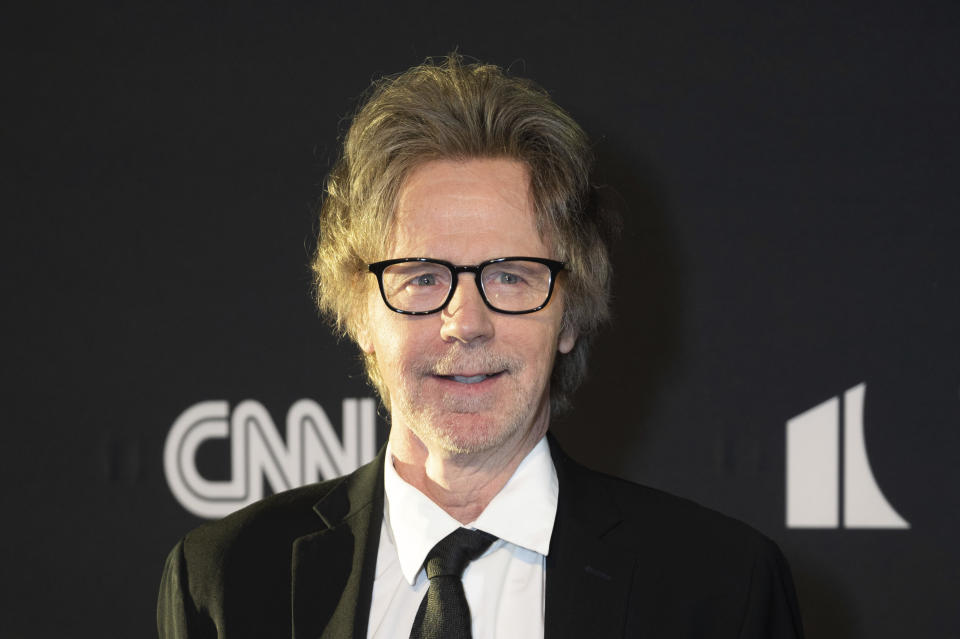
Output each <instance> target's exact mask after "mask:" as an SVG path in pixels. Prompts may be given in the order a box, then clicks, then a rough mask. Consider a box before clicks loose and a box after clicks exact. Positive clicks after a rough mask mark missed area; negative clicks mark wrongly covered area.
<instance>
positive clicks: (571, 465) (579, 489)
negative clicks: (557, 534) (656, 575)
mask: <svg viewBox="0 0 960 639" xmlns="http://www.w3.org/2000/svg"><path fill="white" fill-rule="evenodd" d="M557 452H558V453H559V454H557V455H555V464H556V465H557V470H558V475H559V476H560V477H561V478H562V479H561V491H560V492H561V502H563V503H564V504H566V505H567V507H568V508H569V509H571V511H572V513H571V515H572V517H574V518H579V519H581V520H587V519H589V520H598V519H599V520H604V521H608V522H609V526H608V528H607V530H605V531H604V532H603V534H602V537H603V540H604V542H605V543H606V544H608V545H610V546H613V547H616V548H617V549H618V550H620V551H621V552H625V553H627V554H630V555H633V556H634V557H636V558H638V559H639V560H641V561H642V562H643V563H645V564H646V565H647V566H648V567H649V568H652V567H654V566H658V565H662V566H663V569H664V570H667V569H668V567H667V564H669V565H670V566H672V569H671V570H670V572H671V573H674V574H676V572H677V571H678V570H679V569H681V568H688V569H691V570H692V569H695V570H696V572H697V574H699V575H701V577H704V578H707V579H709V577H708V576H709V575H715V576H717V577H718V578H720V579H725V578H726V577H727V576H731V575H737V576H738V577H737V578H738V579H739V580H741V581H743V580H747V581H749V579H750V574H751V573H752V572H753V571H754V570H756V569H757V568H758V566H767V567H769V569H771V570H782V569H784V568H785V567H786V562H785V560H784V559H783V555H782V553H781V552H780V550H779V548H778V547H777V545H776V544H775V543H774V542H773V541H772V540H771V539H770V538H769V537H767V536H766V535H764V534H763V533H761V532H759V531H758V530H756V529H755V528H753V527H751V526H749V525H748V524H746V523H744V522H742V521H739V520H737V519H734V518H733V517H729V516H727V515H724V514H722V513H720V512H717V511H715V510H712V509H710V508H707V507H704V506H702V505H700V504H697V503H696V502H694V501H691V500H689V499H685V498H683V497H678V496H676V495H671V494H669V493H667V492H664V491H662V490H658V489H655V488H651V487H649V486H643V485H640V484H636V483H633V482H630V481H627V480H624V479H621V478H618V477H613V476H611V475H607V474H604V473H600V472H597V471H594V470H590V469H588V468H586V467H584V466H582V465H580V464H579V463H577V462H576V461H574V460H572V459H570V458H569V457H568V456H566V455H565V454H564V453H563V451H557ZM564 493H566V495H565V494H564ZM763 569H764V570H766V569H767V568H763Z"/></svg>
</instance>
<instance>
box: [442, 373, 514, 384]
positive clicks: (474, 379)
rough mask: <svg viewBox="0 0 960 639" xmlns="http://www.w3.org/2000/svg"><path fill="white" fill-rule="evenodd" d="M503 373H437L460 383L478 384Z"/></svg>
mask: <svg viewBox="0 0 960 639" xmlns="http://www.w3.org/2000/svg"><path fill="white" fill-rule="evenodd" d="M501 374H503V371H501V372H499V373H490V374H480V375H438V377H442V378H443V379H449V380H452V381H454V382H458V383H460V384H479V383H480V382H482V381H484V380H487V379H490V378H492V377H499V376H500V375H501Z"/></svg>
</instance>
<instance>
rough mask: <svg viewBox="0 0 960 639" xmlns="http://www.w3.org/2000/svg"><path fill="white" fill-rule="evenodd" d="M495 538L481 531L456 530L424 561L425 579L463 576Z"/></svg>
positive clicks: (428, 554) (439, 542)
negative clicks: (471, 563)
mask: <svg viewBox="0 0 960 639" xmlns="http://www.w3.org/2000/svg"><path fill="white" fill-rule="evenodd" d="M495 540H496V537H494V536H493V535H490V534H488V533H485V532H483V531H482V530H468V529H467V528H458V529H456V530H454V531H453V532H452V533H450V534H449V535H447V536H446V537H444V538H443V539H441V540H440V541H438V542H437V545H436V546H434V547H433V548H432V549H431V550H430V552H429V553H427V559H426V561H424V568H425V569H426V571H427V578H428V579H433V578H434V577H456V578H457V579H459V578H460V577H461V576H462V575H463V571H464V569H465V568H466V567H467V564H469V563H470V562H471V561H473V560H474V559H476V558H477V557H479V556H480V555H482V554H483V553H484V552H486V550H487V548H489V547H490V544H492V543H493V542H494V541H495Z"/></svg>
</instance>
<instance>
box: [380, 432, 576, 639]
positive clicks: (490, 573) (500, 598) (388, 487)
mask: <svg viewBox="0 0 960 639" xmlns="http://www.w3.org/2000/svg"><path fill="white" fill-rule="evenodd" d="M383 476H384V490H385V499H384V512H383V523H382V525H381V529H380V547H379V550H378V552H377V570H376V576H375V578H374V582H373V599H372V601H371V605H370V620H369V624H368V626H367V637H368V638H370V639H387V638H391V639H392V638H404V639H405V638H406V637H409V636H410V629H411V627H413V621H414V619H415V618H416V615H417V610H418V609H419V608H420V602H421V601H422V600H423V598H424V596H425V595H426V593H427V588H428V587H429V585H430V583H429V580H428V579H427V576H426V573H425V572H424V570H423V562H424V560H425V559H426V557H427V553H428V552H430V549H431V548H433V546H434V545H436V543H437V542H438V541H440V540H441V539H443V538H444V537H446V536H447V535H449V534H450V533H451V532H453V531H454V530H456V529H457V528H459V527H460V523H459V522H458V521H457V520H456V519H454V518H453V517H451V516H450V515H448V514H447V513H446V512H445V511H444V510H443V509H442V508H440V507H439V506H437V505H436V504H435V503H434V502H432V501H431V500H430V499H429V498H428V497H427V496H426V495H424V494H423V493H421V492H420V491H419V490H417V489H416V488H414V487H413V486H411V485H410V484H408V483H406V482H405V481H403V480H402V479H401V478H400V475H398V474H397V471H396V470H395V469H394V467H393V456H392V455H391V453H390V446H389V444H388V445H387V452H386V463H385V468H384V473H383ZM558 488H559V485H558V483H557V471H556V469H555V468H554V467H553V460H552V459H551V457H550V448H549V446H548V445H547V440H546V438H545V437H544V438H542V439H541V440H540V441H539V442H538V443H537V445H536V446H535V447H534V448H533V450H531V451H530V452H529V453H528V454H527V456H526V457H524V459H523V461H522V462H520V465H519V466H518V467H517V470H516V471H514V473H513V476H511V477H510V479H509V480H508V481H507V483H506V485H504V487H503V488H502V489H501V490H500V492H499V493H497V495H496V496H495V497H494V498H493V500H492V501H491V502H490V504H489V505H488V506H487V507H486V509H485V510H484V511H483V512H482V513H481V514H480V516H479V517H477V519H476V520H474V521H472V522H471V523H469V524H467V526H466V527H467V528H474V529H478V530H482V531H484V532H487V533H490V534H491V535H494V536H495V537H498V538H499V539H498V540H497V541H495V542H494V543H493V545H492V546H490V548H489V549H488V550H487V552H485V553H484V554H483V555H481V556H480V557H479V558H477V559H476V560H474V561H473V562H471V563H470V564H469V565H468V566H467V568H466V570H464V573H463V588H464V591H465V592H466V595H467V603H468V604H469V605H470V612H471V625H472V631H473V638H474V639H494V638H496V639H510V638H512V637H517V638H518V639H519V638H523V639H537V638H538V637H543V611H544V602H545V591H546V557H547V552H548V550H549V548H550V534H551V533H552V531H553V520H554V518H555V517H556V514H557V494H558Z"/></svg>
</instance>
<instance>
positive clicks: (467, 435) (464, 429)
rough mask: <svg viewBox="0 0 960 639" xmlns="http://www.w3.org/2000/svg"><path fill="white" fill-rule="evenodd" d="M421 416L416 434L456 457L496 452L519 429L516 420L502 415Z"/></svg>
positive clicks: (455, 414)
mask: <svg viewBox="0 0 960 639" xmlns="http://www.w3.org/2000/svg"><path fill="white" fill-rule="evenodd" d="M424 417H426V419H422V420H417V425H416V427H415V428H414V429H413V430H414V432H415V433H416V435H417V436H418V437H419V438H420V439H421V440H424V441H429V442H431V443H433V444H435V445H436V446H438V447H439V448H441V449H442V450H444V451H446V452H448V453H454V454H458V455H464V454H471V453H480V452H483V451H487V450H492V449H496V448H498V447H500V446H501V445H502V444H503V443H504V442H506V441H507V440H509V439H510V438H511V436H513V435H514V434H515V433H517V431H518V430H520V424H519V423H517V421H516V420H511V419H509V418H505V417H504V416H503V415H499V416H490V415H483V414H475V413H469V414H464V413H453V414H444V415H435V416H424Z"/></svg>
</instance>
